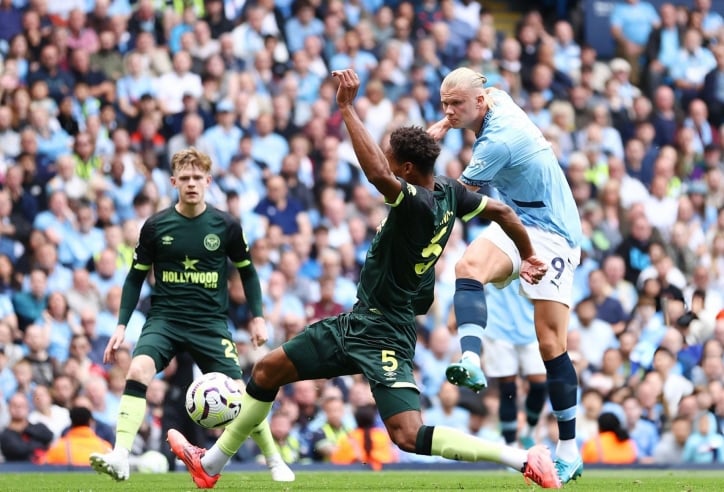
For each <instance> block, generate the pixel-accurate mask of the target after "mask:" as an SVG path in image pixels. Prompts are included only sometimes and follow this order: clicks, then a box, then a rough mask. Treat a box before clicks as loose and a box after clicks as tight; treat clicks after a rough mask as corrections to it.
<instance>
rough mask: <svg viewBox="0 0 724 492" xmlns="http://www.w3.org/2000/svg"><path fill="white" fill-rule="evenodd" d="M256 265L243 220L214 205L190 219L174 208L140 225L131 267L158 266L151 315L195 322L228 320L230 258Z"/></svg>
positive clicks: (236, 261)
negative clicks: (251, 255) (247, 241)
mask: <svg viewBox="0 0 724 492" xmlns="http://www.w3.org/2000/svg"><path fill="white" fill-rule="evenodd" d="M229 259H230V260H231V262H232V263H233V264H234V266H236V267H237V268H242V267H244V266H247V265H250V264H251V257H250V256H249V248H248V246H247V244H246V241H245V239H244V235H243V232H242V229H241V224H239V222H238V221H237V220H235V219H234V218H233V217H231V215H229V214H227V213H226V212H222V211H221V210H218V209H216V208H214V207H212V206H210V205H208V206H207V208H206V211H204V213H202V214H201V215H199V216H197V217H194V218H191V219H190V218H188V217H184V216H183V215H181V214H180V213H178V212H177V211H176V209H175V208H174V207H170V208H168V209H166V210H162V211H161V212H159V213H157V214H155V215H153V216H151V217H149V218H148V220H146V222H145V223H144V224H143V227H142V228H141V234H140V237H139V241H138V245H136V250H135V253H134V259H133V266H132V268H135V269H138V270H146V271H148V270H150V269H151V267H153V274H154V277H155V285H154V289H153V293H152V296H151V311H150V313H149V317H159V318H164V319H172V320H179V321H187V322H194V320H200V321H203V320H204V319H209V318H213V319H225V318H226V316H227V309H228V304H229V299H228V285H227V278H228V260H229Z"/></svg>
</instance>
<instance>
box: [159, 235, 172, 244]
mask: <svg viewBox="0 0 724 492" xmlns="http://www.w3.org/2000/svg"><path fill="white" fill-rule="evenodd" d="M172 242H173V237H172V236H163V237H162V238H161V244H163V245H164V246H169V245H170V244H171V243H172Z"/></svg>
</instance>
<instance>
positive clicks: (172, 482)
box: [0, 469, 724, 492]
mask: <svg viewBox="0 0 724 492" xmlns="http://www.w3.org/2000/svg"><path fill="white" fill-rule="evenodd" d="M196 490H197V489H196V486H195V485H194V484H193V482H192V481H191V478H190V476H189V475H188V474H187V473H186V472H185V471H184V472H176V473H168V474H163V475H141V474H138V473H136V474H133V475H132V476H131V479H130V480H129V481H128V482H122V483H116V482H113V481H112V480H111V479H110V478H108V477H106V476H102V475H98V474H96V473H94V472H92V471H88V472H72V473H70V472H69V473H64V472H54V471H53V472H45V473H2V474H0V491H2V492H11V491H19V492H26V491H28V492H36V491H72V492H100V491H109V492H156V491H196ZM214 490H215V491H235V492H239V491H247V490H272V491H282V492H287V491H289V492H293V491H335V492H336V491H346V490H364V491H366V492H373V491H385V492H388V491H395V492H397V491H410V492H413V491H418V490H435V491H447V490H449V491H453V490H455V491H460V490H469V491H477V490H519V491H526V490H527V491H533V490H540V489H539V488H538V486H536V485H531V486H527V485H526V484H525V482H524V480H523V478H522V477H521V476H520V475H518V474H516V473H512V472H506V471H481V472H474V471H382V472H380V473H374V472H371V471H364V472H360V471H339V472H337V471H334V472H304V471H298V472H297V480H296V481H295V482H294V483H287V484H281V483H274V482H272V481H271V478H270V476H269V474H268V473H266V472H248V473H247V472H229V473H225V474H224V475H223V477H222V478H221V480H219V482H218V483H217V484H216V487H215V488H214ZM564 490H570V491H580V492H585V491H606V492H618V491H622V492H624V491H625V492H627V491H635V492H638V491H675V492H694V491H696V492H698V491H723V490H724V470H722V471H696V470H694V471H685V470H675V471H673V470H630V469H628V470H625V469H620V470H619V469H607V470H595V471H594V470H591V471H587V472H585V473H584V475H583V478H581V479H580V480H578V481H576V482H571V483H570V484H568V485H567V486H566V487H565V488H564Z"/></svg>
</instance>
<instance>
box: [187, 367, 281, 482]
mask: <svg viewBox="0 0 724 492" xmlns="http://www.w3.org/2000/svg"><path fill="white" fill-rule="evenodd" d="M277 391H278V389H275V390H273V391H268V390H264V389H262V388H259V387H258V386H257V385H256V383H254V380H253V379H252V380H251V381H249V384H248V385H247V387H246V393H244V396H243V399H242V402H241V408H243V409H244V411H243V412H241V413H240V414H239V416H238V417H236V418H235V419H234V420H233V421H232V422H231V423H230V424H229V425H228V426H226V429H224V432H223V433H222V434H221V436H220V437H219V439H218V440H217V441H216V443H215V444H214V445H213V446H212V447H211V449H210V450H208V451H207V452H206V454H205V455H204V457H203V458H201V465H202V466H203V467H204V470H206V473H208V474H209V475H216V474H218V473H221V470H222V469H223V468H224V466H226V463H227V462H228V461H229V458H231V457H232V456H234V454H236V452H237V451H238V450H239V448H240V447H241V445H242V444H243V443H244V441H245V440H246V438H247V437H249V435H250V434H251V433H252V431H254V429H256V428H257V427H258V426H259V425H260V424H261V423H262V422H263V421H266V416H267V414H268V413H269V410H271V406H272V403H273V402H274V398H275V397H276V394H277Z"/></svg>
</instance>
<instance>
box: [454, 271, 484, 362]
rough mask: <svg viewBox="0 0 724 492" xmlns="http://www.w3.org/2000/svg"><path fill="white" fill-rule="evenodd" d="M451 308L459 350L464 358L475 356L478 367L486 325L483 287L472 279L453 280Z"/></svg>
mask: <svg viewBox="0 0 724 492" xmlns="http://www.w3.org/2000/svg"><path fill="white" fill-rule="evenodd" d="M453 307H454V309H455V320H456V322H457V325H458V336H459V337H460V350H461V351H462V352H463V356H464V357H472V356H473V354H474V355H477V363H478V365H480V354H481V353H482V352H483V332H484V330H485V326H486V325H487V324H488V308H487V306H486V304H485V286H484V285H483V284H482V283H480V282H478V281H477V280H475V279H472V278H459V279H457V280H455V295H454V296H453ZM471 360H473V361H474V360H475V359H474V358H473V359H471Z"/></svg>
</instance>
